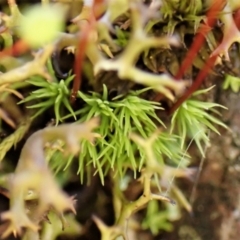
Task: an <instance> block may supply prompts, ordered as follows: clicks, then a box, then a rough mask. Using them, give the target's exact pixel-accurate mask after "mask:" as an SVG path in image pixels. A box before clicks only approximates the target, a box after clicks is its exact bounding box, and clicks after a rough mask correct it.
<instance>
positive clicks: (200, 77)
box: [168, 55, 218, 114]
mask: <svg viewBox="0 0 240 240" xmlns="http://www.w3.org/2000/svg"><path fill="white" fill-rule="evenodd" d="M217 57H218V56H216V55H215V56H213V57H211V58H209V59H208V61H207V62H206V64H205V65H204V67H203V68H202V70H201V71H200V72H199V74H198V75H197V78H196V79H195V81H194V83H193V85H192V86H191V87H190V88H189V89H188V91H187V92H186V93H185V94H184V95H183V96H182V97H181V98H179V99H178V100H177V102H176V103H175V104H174V105H173V106H172V108H171V109H170V111H169V112H168V113H169V114H172V113H173V112H174V111H175V110H176V109H178V107H180V106H181V105H182V103H183V102H184V101H186V100H187V99H188V98H189V97H190V96H191V95H192V94H193V93H194V92H195V91H196V90H197V89H198V88H199V87H200V85H201V84H202V82H203V80H204V79H205V78H206V77H207V75H208V73H209V71H210V70H211V68H212V67H213V66H214V63H215V62H216V59H217Z"/></svg>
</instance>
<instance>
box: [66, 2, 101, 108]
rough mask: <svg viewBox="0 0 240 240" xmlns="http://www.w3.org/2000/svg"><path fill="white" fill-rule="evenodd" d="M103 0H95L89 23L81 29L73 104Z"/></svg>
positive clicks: (76, 59)
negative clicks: (89, 39)
mask: <svg viewBox="0 0 240 240" xmlns="http://www.w3.org/2000/svg"><path fill="white" fill-rule="evenodd" d="M103 3H104V1H103V0H95V1H94V4H93V7H92V12H91V14H90V16H89V19H88V24H86V25H85V26H84V27H83V29H82V30H81V37H80V39H79V42H78V48H77V49H78V50H77V54H76V58H75V62H74V73H75V77H74V80H73V88H72V94H71V97H70V102H71V103H72V104H73V103H74V102H75V101H76V98H77V92H78V90H79V89H80V88H81V84H82V68H83V62H84V58H85V53H86V48H87V44H88V38H89V35H90V34H91V32H92V30H93V29H94V26H95V19H97V18H98V17H99V15H100V13H99V9H101V8H102V7H103Z"/></svg>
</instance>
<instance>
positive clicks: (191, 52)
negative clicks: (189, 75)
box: [169, 0, 226, 114]
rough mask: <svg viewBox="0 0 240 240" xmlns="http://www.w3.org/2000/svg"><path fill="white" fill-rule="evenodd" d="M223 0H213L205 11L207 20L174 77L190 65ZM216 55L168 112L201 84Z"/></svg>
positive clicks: (179, 76) (212, 24) (220, 8)
mask: <svg viewBox="0 0 240 240" xmlns="http://www.w3.org/2000/svg"><path fill="white" fill-rule="evenodd" d="M225 3H226V2H225V0H217V1H214V3H213V5H212V6H211V8H210V9H209V11H208V13H207V22H206V24H204V25H202V26H201V27H200V29H199V31H198V34H197V35H196V37H195V38H194V42H193V44H192V46H191V48H190V50H189V52H188V53H187V56H186V57H185V59H184V61H183V64H182V66H181V68H180V69H179V71H178V73H177V74H176V79H181V78H182V77H183V74H184V72H185V71H186V70H187V68H188V67H189V66H190V65H191V63H192V62H193V60H194V58H195V57H196V55H197V53H198V51H199V50H200V48H201V46H202V45H203V44H204V42H205V37H206V34H207V33H208V32H209V31H210V30H211V28H212V27H214V25H215V23H216V20H217V15H218V14H219V12H220V11H221V10H222V8H223V7H224V5H225ZM217 57H218V56H213V57H211V58H209V59H208V61H207V62H206V64H205V65H204V67H203V68H202V69H201V71H200V72H199V74H198V76H197V78H196V80H195V81H194V82H193V85H192V86H191V87H190V88H189V89H188V91H187V92H186V93H185V94H184V95H183V96H182V97H181V98H179V99H178V100H177V102H176V103H175V104H174V105H173V106H172V108H171V109H170V111H169V114H171V113H173V112H174V111H175V110H176V109H177V108H178V107H179V106H181V104H182V103H183V102H184V101H186V100H187V99H188V98H189V97H190V96H191V95H192V94H193V93H194V92H195V91H196V90H197V89H198V88H199V87H200V85H201V84H202V82H203V81H204V79H205V78H206V76H207V74H208V72H209V71H210V70H211V68H212V67H213V66H214V63H215V61H216V59H217Z"/></svg>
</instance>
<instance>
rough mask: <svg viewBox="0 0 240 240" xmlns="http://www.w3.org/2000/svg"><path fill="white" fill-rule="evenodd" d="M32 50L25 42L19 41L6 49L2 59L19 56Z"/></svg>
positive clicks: (0, 55)
mask: <svg viewBox="0 0 240 240" xmlns="http://www.w3.org/2000/svg"><path fill="white" fill-rule="evenodd" d="M28 50H30V47H29V45H28V44H27V43H26V42H24V41H23V40H18V41H17V42H16V43H15V44H14V45H13V46H12V47H10V48H6V49H4V50H3V51H2V52H0V57H6V56H19V55H21V54H23V53H25V52H27V51H28Z"/></svg>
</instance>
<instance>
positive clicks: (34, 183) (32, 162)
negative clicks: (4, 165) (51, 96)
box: [1, 118, 98, 237]
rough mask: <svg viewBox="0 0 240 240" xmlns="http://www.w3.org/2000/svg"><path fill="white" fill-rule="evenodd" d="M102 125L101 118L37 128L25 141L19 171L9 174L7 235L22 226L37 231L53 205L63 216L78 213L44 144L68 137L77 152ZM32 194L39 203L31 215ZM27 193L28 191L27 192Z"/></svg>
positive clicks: (68, 147) (69, 147) (5, 215)
mask: <svg viewBox="0 0 240 240" xmlns="http://www.w3.org/2000/svg"><path fill="white" fill-rule="evenodd" d="M97 125H98V119H96V118H95V119H92V120H90V121H88V122H86V123H83V124H67V125H61V126H59V127H48V128H45V129H43V130H40V131H37V132H35V133H34V134H33V135H32V136H31V137H30V138H29V139H28V140H27V142H26V143H25V145H24V147H23V149H22V152H21V155H20V158H19V161H18V165H17V168H16V170H15V173H14V174H13V175H11V176H10V177H9V184H8V188H9V193H10V210H9V211H7V212H4V213H3V214H2V216H1V217H2V219H3V220H8V221H10V224H9V226H8V228H7V229H6V230H5V232H4V233H3V237H7V236H8V235H10V234H11V233H12V232H13V233H14V234H15V235H16V234H20V233H21V232H22V227H26V228H29V229H31V230H32V231H37V230H38V228H39V226H38V223H39V221H40V220H39V219H41V218H42V216H43V215H44V214H45V213H46V212H47V211H48V210H49V207H50V206H51V208H52V209H53V210H54V211H55V212H56V213H57V214H58V215H59V216H62V214H63V212H64V211H65V210H71V211H72V212H74V213H75V208H74V204H73V200H72V199H71V198H69V197H68V196H67V195H66V194H65V193H63V192H62V190H61V189H60V188H59V186H58V185H57V183H56V181H55V180H54V178H53V176H52V173H51V172H50V170H49V169H48V166H47V163H46V160H45V156H44V151H43V149H44V144H45V143H46V142H52V141H53V140H55V139H61V140H64V141H65V143H66V151H68V152H70V153H72V154H76V153H77V152H78V151H79V149H80V144H79V141H80V140H81V139H85V140H88V141H90V142H93V141H94V138H95V137H96V136H98V135H97V134H95V133H93V132H92V130H93V129H94V128H96V127H97ZM43 176H44V178H43ZM29 190H31V192H33V193H31V194H30V195H32V194H33V195H34V196H37V200H38V204H37V207H36V208H34V211H30V213H29V214H30V215H32V216H33V219H34V221H33V220H31V216H30V215H29V214H27V213H26V209H25V199H27V198H29V196H28V192H29ZM26 193H27V194H26Z"/></svg>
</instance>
